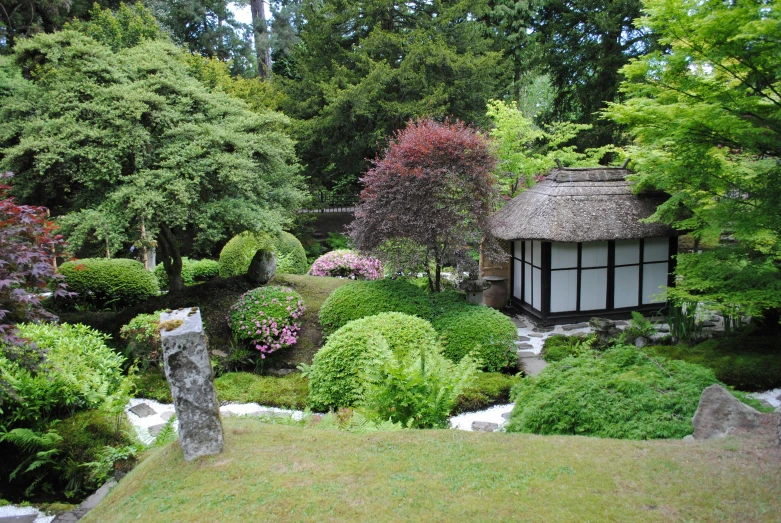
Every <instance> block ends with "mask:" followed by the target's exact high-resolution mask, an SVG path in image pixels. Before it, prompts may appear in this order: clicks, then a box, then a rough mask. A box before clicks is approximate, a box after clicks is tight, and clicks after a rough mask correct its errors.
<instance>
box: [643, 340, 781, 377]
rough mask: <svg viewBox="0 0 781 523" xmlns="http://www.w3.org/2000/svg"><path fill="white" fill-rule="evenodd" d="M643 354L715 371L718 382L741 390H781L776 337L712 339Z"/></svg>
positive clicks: (780, 359)
mask: <svg viewBox="0 0 781 523" xmlns="http://www.w3.org/2000/svg"><path fill="white" fill-rule="evenodd" d="M644 350H646V351H648V352H649V353H650V354H658V355H659V356H664V357H666V358H674V359H680V360H683V361H687V362H689V363H696V364H698V365H702V366H703V367H708V368H710V369H713V372H714V373H715V374H716V378H718V379H719V381H722V382H724V383H726V384H727V385H730V386H732V387H735V388H736V389H738V390H746V391H762V390H769V389H774V388H777V387H781V340H779V338H776V337H759V336H740V337H734V338H713V339H711V340H707V341H703V342H702V343H699V344H697V345H696V346H694V347H692V346H689V345H668V346H653V347H648V348H646V349H644Z"/></svg>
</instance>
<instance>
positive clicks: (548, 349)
mask: <svg viewBox="0 0 781 523" xmlns="http://www.w3.org/2000/svg"><path fill="white" fill-rule="evenodd" d="M593 340H594V336H585V335H579V334H575V335H573V336H566V335H564V334H553V335H551V336H548V339H546V340H545V342H544V343H543V345H542V354H541V355H542V358H543V359H544V360H545V361H547V362H548V363H553V362H554V361H561V360H563V359H565V358H569V357H570V356H575V357H577V356H580V355H582V354H584V353H586V352H588V351H589V350H591V345H592V344H593Z"/></svg>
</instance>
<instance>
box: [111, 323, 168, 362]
mask: <svg viewBox="0 0 781 523" xmlns="http://www.w3.org/2000/svg"><path fill="white" fill-rule="evenodd" d="M161 312H163V311H155V312H153V313H152V314H139V315H138V316H136V317H135V318H133V319H132V320H130V322H129V323H128V324H127V325H123V326H122V328H121V329H120V331H119V333H120V336H121V337H122V339H123V340H125V341H126V342H127V348H126V350H125V356H126V357H127V358H128V359H129V360H130V361H137V362H138V363H139V367H140V368H141V369H143V370H145V369H147V368H149V367H162V365H163V346H162V342H161V340H160V313H161Z"/></svg>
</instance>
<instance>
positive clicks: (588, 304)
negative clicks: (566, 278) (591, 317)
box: [580, 269, 607, 311]
mask: <svg viewBox="0 0 781 523" xmlns="http://www.w3.org/2000/svg"><path fill="white" fill-rule="evenodd" d="M606 307H607V269H589V270H587V271H582V272H581V274H580V310H582V311H590V310H595V309H604V308H606Z"/></svg>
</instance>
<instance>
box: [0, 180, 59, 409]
mask: <svg viewBox="0 0 781 523" xmlns="http://www.w3.org/2000/svg"><path fill="white" fill-rule="evenodd" d="M11 176H12V175H11V173H0V180H7V179H8V178H10V177H11ZM10 189H11V187H10V186H9V185H7V184H4V183H0V349H1V350H2V355H3V356H4V357H5V358H7V359H9V360H11V361H16V362H17V363H18V364H20V365H22V366H24V367H26V368H29V369H31V370H34V369H35V368H36V367H37V366H38V364H40V363H41V361H42V359H43V353H42V352H41V351H39V350H38V349H37V348H36V347H35V346H34V345H33V344H31V343H30V342H29V341H27V340H24V339H22V338H19V336H18V333H17V330H16V327H15V324H16V323H18V322H22V321H56V320H57V317H56V316H54V315H53V314H52V313H50V312H49V311H47V310H46V309H45V308H44V307H43V306H42V305H41V297H40V294H41V293H43V292H45V291H49V290H50V288H49V285H50V283H52V282H54V283H55V284H54V285H53V289H52V292H53V294H54V295H55V296H58V297H64V296H69V295H71V294H72V293H69V292H68V291H67V290H66V288H65V284H64V283H63V282H61V281H59V282H58V281H57V280H60V279H61V278H62V276H60V275H59V274H57V273H56V272H55V267H54V258H55V256H57V255H59V254H62V252H63V251H64V250H65V247H66V244H65V240H64V239H63V237H62V236H60V235H59V234H56V228H55V226H54V224H53V223H52V222H51V221H49V220H48V219H47V214H48V213H47V210H46V208H45V207H34V206H30V205H17V204H16V203H15V202H14V199H13V198H11V197H9V196H8V193H9V191H10ZM3 393H6V394H8V393H12V390H11V389H10V386H9V384H8V383H6V382H5V381H4V380H3V377H2V376H0V405H2V401H3Z"/></svg>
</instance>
